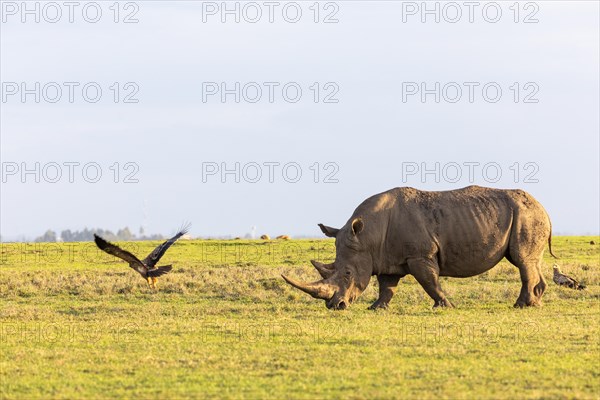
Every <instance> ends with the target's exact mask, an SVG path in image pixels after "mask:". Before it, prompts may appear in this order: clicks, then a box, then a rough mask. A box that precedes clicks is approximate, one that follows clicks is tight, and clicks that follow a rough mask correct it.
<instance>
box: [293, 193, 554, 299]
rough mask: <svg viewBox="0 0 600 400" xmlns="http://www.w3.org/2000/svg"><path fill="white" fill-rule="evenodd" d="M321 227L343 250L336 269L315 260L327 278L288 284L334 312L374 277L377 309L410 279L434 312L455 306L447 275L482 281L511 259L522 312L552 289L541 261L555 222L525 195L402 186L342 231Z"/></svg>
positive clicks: (367, 206)
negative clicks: (446, 289)
mask: <svg viewBox="0 0 600 400" xmlns="http://www.w3.org/2000/svg"><path fill="white" fill-rule="evenodd" d="M319 226H320V227H321V230H322V231H323V233H324V234H325V235H327V236H329V237H334V238H335V246H336V258H335V261H334V262H333V263H332V264H322V263H319V262H316V261H312V263H313V265H314V266H315V268H316V269H317V271H318V272H319V274H320V275H321V277H322V278H323V279H321V280H320V281H317V282H313V283H304V282H299V281H296V280H293V279H291V278H288V277H286V276H283V278H284V279H285V280H286V281H287V282H288V283H289V284H291V285H292V286H294V287H296V288H298V289H300V290H302V291H304V292H306V293H308V294H310V295H311V296H313V297H315V298H319V299H323V300H325V301H326V304H327V307H328V308H330V309H336V310H337V309H345V308H346V307H348V305H350V304H351V303H352V302H353V301H354V300H355V299H356V298H357V297H358V296H359V295H360V294H361V293H362V292H363V291H364V290H365V289H366V287H367V285H368V284H369V281H370V278H371V276H372V275H376V276H377V280H378V282H379V298H378V299H377V301H375V303H373V304H372V305H371V307H370V308H372V309H377V308H386V307H387V306H388V303H389V301H390V300H391V298H392V296H393V295H394V292H395V290H396V286H397V284H398V281H399V280H400V278H402V277H403V276H405V275H407V274H411V275H413V276H414V277H415V279H416V280H417V281H418V282H419V283H420V284H421V286H422V287H423V289H425V291H426V292H427V294H428V295H429V296H430V297H431V298H432V299H433V300H434V307H439V306H442V307H452V303H450V301H449V300H448V299H447V298H446V296H445V295H444V293H443V291H442V289H441V287H440V283H439V279H438V278H439V277H440V276H449V277H455V278H466V277H470V276H475V275H478V274H481V273H483V272H485V271H487V270H489V269H491V268H492V267H494V266H495V265H496V264H498V262H500V260H502V259H503V258H504V257H506V259H507V260H508V261H509V262H511V263H512V264H513V265H515V266H516V267H517V268H518V269H519V272H520V274H521V283H522V287H521V293H520V295H519V297H518V299H517V302H516V303H515V307H525V306H536V305H540V304H541V297H542V294H543V293H544V290H545V288H546V283H545V281H544V278H543V276H542V273H541V263H542V255H543V253H544V250H545V247H546V243H548V245H549V246H551V224H550V219H549V218H548V215H547V213H546V211H545V210H544V208H543V207H542V206H541V204H540V203H538V202H537V201H536V200H535V199H534V198H533V197H532V196H531V195H529V194H528V193H526V192H524V191H522V190H500V189H490V188H483V187H478V186H469V187H466V188H463V189H458V190H452V191H444V192H425V191H420V190H416V189H413V188H407V187H405V188H396V189H392V190H389V191H387V192H384V193H380V194H377V195H375V196H373V197H370V198H368V199H367V200H365V201H364V202H363V203H362V204H361V205H360V206H358V208H357V209H356V210H355V211H354V213H353V214H352V217H350V219H349V220H348V222H347V223H346V224H345V225H344V226H343V227H342V228H340V229H335V228H331V227H328V226H325V225H322V224H319ZM550 254H552V249H551V247H550ZM552 255H553V256H554V254H552Z"/></svg>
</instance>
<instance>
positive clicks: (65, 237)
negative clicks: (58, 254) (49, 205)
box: [34, 227, 164, 242]
mask: <svg viewBox="0 0 600 400" xmlns="http://www.w3.org/2000/svg"><path fill="white" fill-rule="evenodd" d="M94 234H96V235H98V236H102V237H103V238H104V239H106V240H110V241H133V240H162V239H164V236H163V235H160V234H153V235H145V234H144V229H143V228H140V231H139V234H138V235H136V234H134V233H132V232H131V231H130V230H129V228H128V227H125V228H122V229H119V230H118V231H117V233H113V232H112V231H110V230H107V229H98V228H96V229H88V228H85V229H83V230H81V231H71V230H70V229H66V230H64V231H61V232H60V236H59V235H58V234H57V233H56V232H55V231H53V230H52V229H48V230H47V231H46V232H45V233H44V234H43V235H41V236H38V237H37V238H35V240H34V241H35V242H89V241H91V240H94Z"/></svg>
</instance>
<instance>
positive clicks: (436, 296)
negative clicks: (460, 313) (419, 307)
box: [408, 258, 454, 308]
mask: <svg viewBox="0 0 600 400" xmlns="http://www.w3.org/2000/svg"><path fill="white" fill-rule="evenodd" d="M408 269H409V270H410V273H411V275H412V276H414V277H415V279H416V280H417V282H419V284H421V286H423V289H425V291H426V292H427V294H428V295H429V297H431V298H432V299H433V301H434V303H433V308H436V307H454V306H453V305H452V303H450V300H448V299H446V295H445V294H444V292H443V291H442V287H441V286H440V282H439V275H440V269H439V267H438V265H437V263H436V262H435V261H433V260H430V259H426V258H419V259H412V260H409V261H408Z"/></svg>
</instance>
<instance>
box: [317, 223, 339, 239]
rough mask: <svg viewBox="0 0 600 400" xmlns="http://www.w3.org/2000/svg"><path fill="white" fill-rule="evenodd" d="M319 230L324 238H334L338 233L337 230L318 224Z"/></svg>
mask: <svg viewBox="0 0 600 400" xmlns="http://www.w3.org/2000/svg"><path fill="white" fill-rule="evenodd" d="M319 228H321V232H323V233H324V234H325V236H328V237H336V235H337V234H338V232H339V231H340V230H339V229H335V228H332V227H330V226H325V225H323V224H319Z"/></svg>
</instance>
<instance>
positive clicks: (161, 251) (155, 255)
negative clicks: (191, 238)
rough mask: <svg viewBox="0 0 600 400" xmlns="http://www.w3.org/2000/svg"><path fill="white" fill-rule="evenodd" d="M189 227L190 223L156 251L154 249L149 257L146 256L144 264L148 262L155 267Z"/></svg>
mask: <svg viewBox="0 0 600 400" xmlns="http://www.w3.org/2000/svg"><path fill="white" fill-rule="evenodd" d="M189 228H190V225H189V224H188V225H187V226H185V227H184V228H182V229H181V230H180V231H179V232H177V234H176V235H175V236H173V237H172V238H171V239H169V240H167V241H166V242H164V243H162V244H161V245H159V246H158V247H157V248H155V249H154V251H152V253H150V254H149V255H148V257H146V258H145V259H144V264H146V265H147V266H148V268H153V267H154V266H155V265H156V263H157V262H158V260H160V258H161V257H162V256H163V255H164V254H165V253H166V252H167V250H168V249H169V247H171V245H172V244H173V243H175V242H176V241H177V239H179V238H180V237H182V236H183V235H185V234H186V233H188V231H189Z"/></svg>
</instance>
